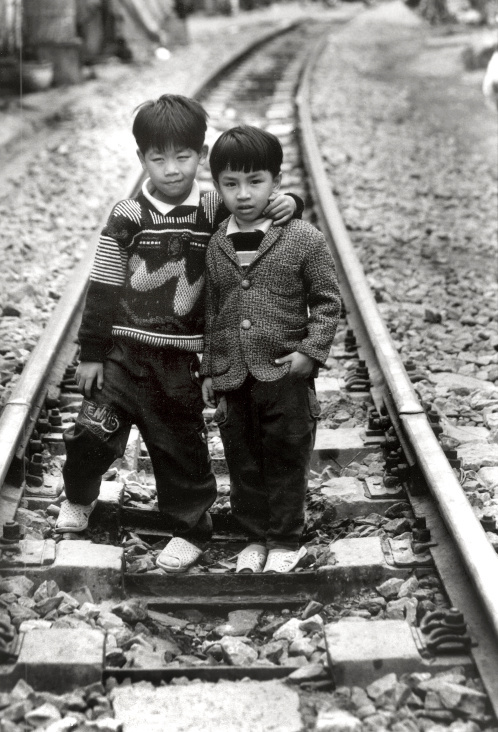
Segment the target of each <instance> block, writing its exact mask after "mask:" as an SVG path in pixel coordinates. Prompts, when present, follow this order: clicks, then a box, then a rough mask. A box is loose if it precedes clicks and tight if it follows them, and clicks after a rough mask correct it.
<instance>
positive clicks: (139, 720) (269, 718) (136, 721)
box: [111, 680, 302, 732]
mask: <svg viewBox="0 0 498 732" xmlns="http://www.w3.org/2000/svg"><path fill="white" fill-rule="evenodd" d="M111 697H112V702H113V707H114V713H115V715H116V719H120V720H121V721H122V722H123V726H124V729H126V732H143V730H147V732H164V730H165V728H166V725H165V720H167V730H168V732H193V731H194V730H223V729H227V726H228V725H227V723H228V724H229V725H230V729H233V730H237V732H255V731H256V730H272V732H300V730H301V729H302V721H301V716H300V714H299V696H298V694H297V691H295V690H294V689H291V688H289V686H287V685H286V684H285V683H283V682H279V681H275V680H272V681H262V682H256V681H243V682H238V683H234V682H229V681H219V682H218V683H217V684H209V683H205V684H195V685H193V684H188V685H186V686H177V685H169V686H162V687H158V688H154V687H153V686H152V684H148V683H146V682H142V683H139V684H134V685H133V686H132V687H130V686H128V687H126V686H122V687H117V688H115V689H113V691H112V692H111Z"/></svg>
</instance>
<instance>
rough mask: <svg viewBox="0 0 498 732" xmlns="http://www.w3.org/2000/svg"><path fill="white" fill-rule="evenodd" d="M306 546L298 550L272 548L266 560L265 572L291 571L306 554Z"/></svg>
mask: <svg viewBox="0 0 498 732" xmlns="http://www.w3.org/2000/svg"><path fill="white" fill-rule="evenodd" d="M306 553H307V552H306V547H304V546H302V547H301V548H300V549H298V550H296V551H292V550H291V551H288V552H285V551H281V550H279V549H277V550H275V549H270V552H269V554H268V559H267V560H266V564H265V568H264V570H263V571H264V572H282V573H284V572H290V571H292V570H293V569H294V568H295V567H297V565H298V564H299V562H300V561H301V559H302V558H303V557H304V556H306Z"/></svg>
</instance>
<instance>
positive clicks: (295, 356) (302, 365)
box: [275, 351, 315, 379]
mask: <svg viewBox="0 0 498 732" xmlns="http://www.w3.org/2000/svg"><path fill="white" fill-rule="evenodd" d="M287 361H290V365H291V367H290V371H289V376H293V377H294V378H295V379H307V378H308V376H310V375H311V372H312V371H313V368H314V366H315V359H314V358H311V357H310V356H307V355H306V354H305V353H299V351H293V353H289V354H288V355H287V356H282V358H276V359H275V363H276V364H279V365H280V364H282V363H286V362H287Z"/></svg>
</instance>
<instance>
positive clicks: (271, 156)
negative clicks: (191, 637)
mask: <svg viewBox="0 0 498 732" xmlns="http://www.w3.org/2000/svg"><path fill="white" fill-rule="evenodd" d="M210 164H211V173H212V176H213V180H214V182H215V186H216V189H217V190H218V191H219V193H220V194H221V196H222V197H223V200H224V202H225V204H226V206H227V208H228V209H229V210H230V211H231V213H232V216H231V217H230V218H229V219H228V221H226V222H224V223H223V224H222V225H221V226H220V227H219V229H218V231H217V232H216V234H214V236H213V237H212V239H211V241H210V243H209V247H208V252H207V255H206V331H205V350H204V355H203V359H202V366H201V373H202V374H203V375H204V376H206V378H205V379H204V382H203V385H202V391H203V396H204V401H205V403H206V404H208V405H209V406H212V407H214V406H215V399H214V397H215V393H216V394H217V398H218V399H219V403H218V408H217V410H216V413H215V421H216V422H217V423H218V425H219V428H220V433H221V438H222V440H223V446H224V448H225V457H226V460H227V463H228V469H229V471H230V504H231V510H232V514H233V516H234V517H235V519H236V520H237V521H238V523H239V524H240V525H241V526H242V528H243V529H244V530H245V532H246V533H247V535H248V536H249V538H250V543H249V544H248V545H247V546H246V547H245V549H244V550H243V551H242V552H241V553H240V554H239V557H238V559H237V568H236V571H237V572H261V571H263V572H290V571H291V570H292V569H294V567H296V566H297V564H298V562H299V561H300V559H301V558H302V557H303V556H304V554H306V549H305V547H301V548H300V547H299V543H300V538H301V534H302V531H303V528H304V502H305V495H306V488H307V484H308V470H309V463H310V458H311V452H312V450H313V444H314V439H315V431H316V421H317V418H318V415H319V411H320V408H319V405H318V402H317V399H316V395H315V388H314V375H315V374H316V372H317V370H318V366H319V365H320V364H321V365H323V364H324V363H325V361H326V360H327V357H328V354H329V350H330V346H331V344H332V340H333V338H334V334H335V330H336V327H337V321H338V318H339V312H340V297H339V289H338V285H337V278H336V274H335V267H334V262H333V259H332V256H331V254H330V251H329V249H328V247H327V244H326V242H325V239H324V237H323V234H321V233H320V232H319V231H318V230H317V229H315V228H314V227H313V226H311V224H308V223H307V222H304V221H294V220H293V221H289V222H288V223H287V224H285V226H280V227H275V226H273V225H272V221H271V220H269V219H268V218H267V215H266V212H265V202H266V201H267V199H268V197H269V196H271V195H275V193H276V191H277V190H278V188H279V186H280V179H281V174H280V167H281V164H282V147H281V145H280V142H279V141H278V139H277V138H276V137H275V136H274V135H272V134H270V133H268V132H266V131H264V130H261V129H258V128H255V127H249V126H244V127H235V128H233V129H231V130H228V131H227V132H225V133H223V134H222V135H221V137H219V138H218V140H217V141H216V142H215V144H214V145H213V149H212V152H211V158H210Z"/></svg>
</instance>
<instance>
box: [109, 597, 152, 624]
mask: <svg viewBox="0 0 498 732" xmlns="http://www.w3.org/2000/svg"><path fill="white" fill-rule="evenodd" d="M111 609H112V612H113V613H114V615H117V616H118V618H122V620H124V621H125V622H126V623H131V624H132V625H135V623H137V622H138V621H139V620H145V619H146V618H147V608H146V606H145V603H144V602H142V601H141V600H138V599H134V598H130V599H129V600H125V601H124V602H120V603H118V604H117V605H113V607H112V608H111Z"/></svg>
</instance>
